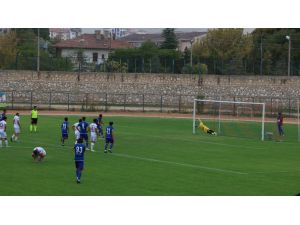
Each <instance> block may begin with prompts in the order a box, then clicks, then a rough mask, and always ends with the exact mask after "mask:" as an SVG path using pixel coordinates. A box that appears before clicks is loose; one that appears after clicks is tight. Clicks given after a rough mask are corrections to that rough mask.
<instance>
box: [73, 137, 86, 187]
mask: <svg viewBox="0 0 300 225" xmlns="http://www.w3.org/2000/svg"><path fill="white" fill-rule="evenodd" d="M74 151H75V157H74V160H75V167H76V181H77V184H80V179H81V172H82V170H83V167H84V152H85V146H84V144H83V140H82V138H79V139H78V140H77V143H76V144H75V146H74Z"/></svg>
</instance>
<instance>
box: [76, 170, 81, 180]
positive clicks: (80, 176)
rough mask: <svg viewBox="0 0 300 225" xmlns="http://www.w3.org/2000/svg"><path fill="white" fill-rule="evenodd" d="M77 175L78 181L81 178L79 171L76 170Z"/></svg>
mask: <svg viewBox="0 0 300 225" xmlns="http://www.w3.org/2000/svg"><path fill="white" fill-rule="evenodd" d="M77 174H78V175H77V177H78V179H79V180H80V178H81V171H80V170H78V172H77Z"/></svg>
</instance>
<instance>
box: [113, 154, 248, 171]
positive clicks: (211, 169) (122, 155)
mask: <svg viewBox="0 0 300 225" xmlns="http://www.w3.org/2000/svg"><path fill="white" fill-rule="evenodd" d="M111 155H115V156H120V157H126V158H132V159H139V160H144V161H149V162H157V163H166V164H172V165H178V166H185V167H191V168H196V169H204V170H210V171H215V172H222V173H233V174H240V175H246V174H248V173H244V172H238V171H234V170H226V169H218V168H213V167H207V166H200V165H193V164H187V163H179V162H172V161H166V160H159V159H152V158H145V157H139V156H133V155H127V154H120V153H112V154H111Z"/></svg>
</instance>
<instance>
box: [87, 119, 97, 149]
mask: <svg viewBox="0 0 300 225" xmlns="http://www.w3.org/2000/svg"><path fill="white" fill-rule="evenodd" d="M93 121H94V122H93V123H91V124H90V126H89V131H90V132H91V151H92V152H94V145H95V142H96V141H97V135H98V126H97V119H94V120H93Z"/></svg>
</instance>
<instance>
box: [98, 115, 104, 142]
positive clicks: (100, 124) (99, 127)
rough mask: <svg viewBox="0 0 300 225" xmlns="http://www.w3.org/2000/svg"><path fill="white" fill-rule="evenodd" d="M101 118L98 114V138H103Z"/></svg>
mask: <svg viewBox="0 0 300 225" xmlns="http://www.w3.org/2000/svg"><path fill="white" fill-rule="evenodd" d="M102 119H103V117H102V114H99V117H98V119H97V128H98V130H99V134H100V137H102V138H103V137H104V136H103V129H102V126H103V125H104V123H103V120H102Z"/></svg>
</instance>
